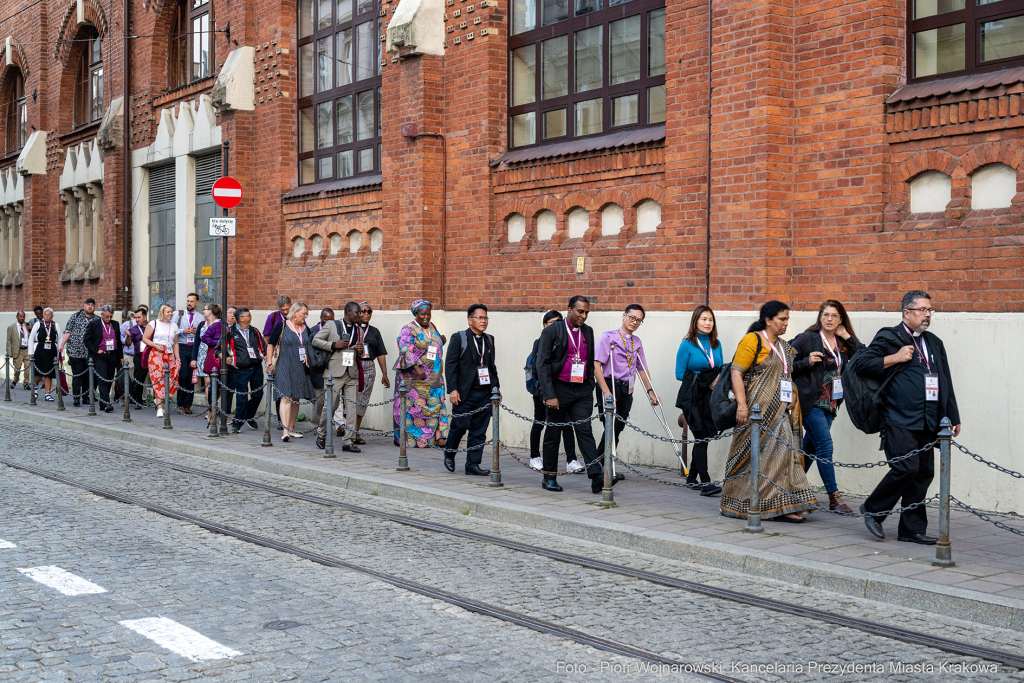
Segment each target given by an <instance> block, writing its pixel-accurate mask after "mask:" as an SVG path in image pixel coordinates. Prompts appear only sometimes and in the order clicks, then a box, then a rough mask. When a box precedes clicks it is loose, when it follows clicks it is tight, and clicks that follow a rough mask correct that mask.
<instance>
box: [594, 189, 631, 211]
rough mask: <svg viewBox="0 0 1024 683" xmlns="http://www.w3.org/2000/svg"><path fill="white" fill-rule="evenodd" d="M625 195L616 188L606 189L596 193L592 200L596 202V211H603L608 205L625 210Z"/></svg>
mask: <svg viewBox="0 0 1024 683" xmlns="http://www.w3.org/2000/svg"><path fill="white" fill-rule="evenodd" d="M626 196H627V195H626V193H625V192H623V191H622V190H621V189H620V188H618V187H606V188H603V189H602V190H601V191H600V192H598V193H597V196H596V197H594V199H595V200H596V201H597V211H604V210H605V208H606V207H607V206H608V205H609V204H618V205H619V206H621V207H622V208H623V209H625V208H626V204H625V203H624V202H625V198H626Z"/></svg>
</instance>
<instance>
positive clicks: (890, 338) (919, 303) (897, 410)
mask: <svg viewBox="0 0 1024 683" xmlns="http://www.w3.org/2000/svg"><path fill="white" fill-rule="evenodd" d="M931 303H932V302H931V297H930V296H929V295H928V293H927V292H923V291H921V290H916V289H915V290H913V291H910V292H907V293H906V294H905V295H904V296H903V302H902V306H903V321H902V322H901V323H900V324H899V325H896V326H895V327H885V328H882V329H881V330H879V331H878V334H876V335H875V338H874V340H873V341H872V342H871V344H870V345H869V346H868V347H866V348H865V349H864V350H863V351H861V352H860V353H861V354H863V355H864V358H863V359H862V361H861V362H862V363H863V365H862V367H863V368H865V372H866V373H869V374H871V375H874V376H875V377H879V378H883V377H885V376H886V375H887V374H888V373H890V372H893V373H895V374H894V375H893V377H892V379H891V380H890V382H889V384H888V386H887V387H886V388H885V392H884V397H883V398H884V400H885V418H884V423H885V426H884V427H883V430H882V445H883V447H884V448H885V458H886V460H889V461H890V464H889V472H888V473H887V474H886V475H885V477H884V478H883V479H882V481H881V482H879V484H878V486H877V487H875V490H874V492H873V493H872V494H871V495H870V496H868V498H867V500H865V501H864V504H863V505H861V507H860V511H861V513H862V514H865V513H878V512H887V511H889V510H892V509H893V507H894V506H895V505H896V503H897V502H900V499H901V498H902V505H903V507H907V506H909V505H913V504H914V503H920V502H921V501H923V500H924V498H925V496H926V495H927V493H928V485H929V484H931V482H932V478H933V477H934V475H935V450H934V448H929V449H927V450H925V451H923V452H921V453H918V454H916V455H914V456H912V457H910V458H907V459H905V460H898V461H897V462H891V461H892V460H894V459H895V458H897V457H899V456H902V455H905V454H907V453H910V452H911V451H916V450H918V449H920V448H924V447H925V446H927V445H928V444H930V443H932V442H933V441H935V439H936V438H937V434H938V431H939V422H940V421H941V420H942V418H944V417H948V418H949V421H950V422H951V423H952V424H953V435H954V436H957V435H959V434H960V412H959V411H958V410H957V406H956V394H954V393H953V380H952V378H951V376H950V372H949V363H948V361H947V360H946V349H945V347H944V346H943V345H942V341H941V340H940V339H939V338H938V337H936V336H935V335H934V334H932V333H931V332H928V331H927V330H928V326H929V325H930V324H931V320H932V313H934V312H935V309H933V308H932V307H931ZM890 368H892V369H890ZM884 520H885V516H878V517H865V518H864V523H865V525H866V526H867V528H868V531H870V532H871V533H872V534H873V535H874V536H876V537H877V538H880V539H884V538H885V533H884V532H883V531H882V522H883V521H884ZM927 530H928V516H927V514H926V512H925V509H924V506H923V505H921V506H918V507H915V508H913V509H912V510H905V511H904V512H903V513H901V514H900V524H899V528H898V530H897V536H896V538H897V540H900V541H908V542H911V543H921V544H924V545H934V544H935V542H936V539H935V537H934V536H927V535H925V532H926V531H927Z"/></svg>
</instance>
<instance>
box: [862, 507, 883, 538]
mask: <svg viewBox="0 0 1024 683" xmlns="http://www.w3.org/2000/svg"><path fill="white" fill-rule="evenodd" d="M867 513H868V511H867V510H866V509H865V508H864V506H863V505H861V506H860V514H862V515H867ZM864 526H866V527H867V528H868V531H870V532H871V535H872V536H874V537H875V538H878V539H881V540H883V541H884V540H885V532H884V531H882V523H881V522H879V521H878V518H877V517H868V516H865V517H864Z"/></svg>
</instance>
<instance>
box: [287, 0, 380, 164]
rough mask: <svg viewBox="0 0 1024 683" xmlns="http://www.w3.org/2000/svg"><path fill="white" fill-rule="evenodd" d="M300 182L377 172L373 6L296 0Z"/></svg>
mask: <svg viewBox="0 0 1024 683" xmlns="http://www.w3.org/2000/svg"><path fill="white" fill-rule="evenodd" d="M297 4H298V8H299V17H298V26H299V32H298V33H299V40H298V45H299V140H298V145H299V150H298V153H299V182H300V183H302V184H306V183H312V182H316V181H318V180H332V179H335V178H337V179H341V178H347V177H349V176H356V175H366V174H370V173H379V172H380V153H381V147H380V145H381V142H380V141H381V118H380V116H381V114H380V97H381V93H380V84H381V79H380V60H381V57H382V56H383V54H382V51H381V43H380V19H379V16H378V11H377V9H378V0H337V1H335V0H299V1H298V3H297Z"/></svg>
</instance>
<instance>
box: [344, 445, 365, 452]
mask: <svg viewBox="0 0 1024 683" xmlns="http://www.w3.org/2000/svg"><path fill="white" fill-rule="evenodd" d="M341 450H343V451H345V452H346V453H362V451H361V450H359V446H349V445H348V444H346V445H344V446H342V447H341Z"/></svg>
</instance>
